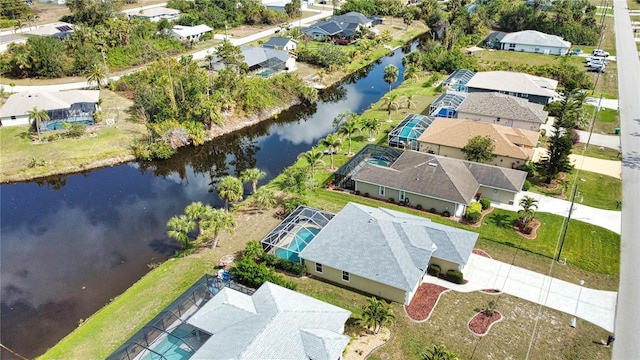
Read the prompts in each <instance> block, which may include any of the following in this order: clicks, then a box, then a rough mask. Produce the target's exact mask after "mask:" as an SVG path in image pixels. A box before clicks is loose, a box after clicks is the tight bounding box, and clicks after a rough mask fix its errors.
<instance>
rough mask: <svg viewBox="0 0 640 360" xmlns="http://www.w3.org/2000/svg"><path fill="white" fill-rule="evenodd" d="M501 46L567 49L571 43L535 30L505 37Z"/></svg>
mask: <svg viewBox="0 0 640 360" xmlns="http://www.w3.org/2000/svg"><path fill="white" fill-rule="evenodd" d="M500 42H501V43H503V44H522V45H532V46H549V47H557V48H565V49H568V48H570V47H571V43H570V42H568V41H566V40H564V39H563V38H561V37H560V36H557V35H550V34H545V33H543V32H539V31H535V30H523V31H518V32H514V33H510V34H507V35H505V36H504V37H503V38H502V40H500Z"/></svg>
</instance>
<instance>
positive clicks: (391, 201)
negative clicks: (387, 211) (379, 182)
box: [387, 197, 396, 204]
mask: <svg viewBox="0 0 640 360" xmlns="http://www.w3.org/2000/svg"><path fill="white" fill-rule="evenodd" d="M387 201H388V202H389V203H390V204H393V203H394V202H395V201H396V200H395V199H394V198H392V197H390V198H389V199H388V200H387Z"/></svg>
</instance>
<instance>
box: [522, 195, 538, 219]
mask: <svg viewBox="0 0 640 360" xmlns="http://www.w3.org/2000/svg"><path fill="white" fill-rule="evenodd" d="M518 205H520V207H521V208H522V209H521V210H519V211H518V214H520V223H521V224H523V225H525V226H526V225H528V224H529V223H530V222H531V220H533V214H534V213H535V211H536V210H537V209H538V200H536V199H534V198H532V197H531V196H524V197H523V198H522V199H520V202H519V203H518Z"/></svg>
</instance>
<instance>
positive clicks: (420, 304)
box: [404, 284, 449, 322]
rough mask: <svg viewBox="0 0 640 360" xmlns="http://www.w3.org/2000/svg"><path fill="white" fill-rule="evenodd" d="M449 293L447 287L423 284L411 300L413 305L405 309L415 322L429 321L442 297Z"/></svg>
mask: <svg viewBox="0 0 640 360" xmlns="http://www.w3.org/2000/svg"><path fill="white" fill-rule="evenodd" d="M447 291H449V289H447V288H446V287H443V286H440V285H436V284H422V285H420V287H419V288H418V291H416V294H415V295H414V296H413V299H411V303H410V304H409V305H408V306H405V307H404V310H405V311H406V312H407V315H409V317H410V318H411V320H413V321H419V322H422V321H427V320H428V319H429V316H431V312H432V311H433V309H434V308H435V307H436V304H437V303H438V300H439V299H440V295H442V294H443V293H445V292H447Z"/></svg>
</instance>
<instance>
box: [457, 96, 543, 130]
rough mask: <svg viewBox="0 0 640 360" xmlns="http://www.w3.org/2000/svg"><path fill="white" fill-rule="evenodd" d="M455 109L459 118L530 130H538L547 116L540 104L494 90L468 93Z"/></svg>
mask: <svg viewBox="0 0 640 360" xmlns="http://www.w3.org/2000/svg"><path fill="white" fill-rule="evenodd" d="M456 110H457V117H458V118H460V119H469V120H477V121H481V122H485V123H489V124H496V125H502V126H509V127H515V128H519V129H524V130H532V131H540V126H541V125H543V124H544V123H546V122H547V117H548V116H549V113H548V112H546V111H544V106H543V105H541V104H536V103H533V102H529V101H527V99H523V98H519V97H516V96H509V95H506V94H500V93H495V92H475V93H470V94H469V95H468V96H467V97H466V98H465V99H464V100H463V101H462V103H461V104H460V105H459V106H458V108H457V109H456Z"/></svg>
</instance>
